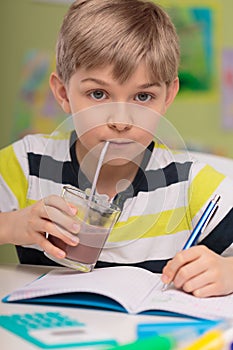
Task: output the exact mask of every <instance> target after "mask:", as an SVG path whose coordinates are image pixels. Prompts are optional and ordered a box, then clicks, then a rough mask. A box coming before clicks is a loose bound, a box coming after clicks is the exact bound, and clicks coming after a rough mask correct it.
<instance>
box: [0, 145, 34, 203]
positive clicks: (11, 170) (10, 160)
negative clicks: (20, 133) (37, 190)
mask: <svg viewBox="0 0 233 350" xmlns="http://www.w3.org/2000/svg"><path fill="white" fill-rule="evenodd" d="M0 157H1V162H0V174H1V176H2V177H3V179H4V181H5V183H6V184H7V186H8V187H9V188H10V189H11V191H12V192H13V194H14V195H15V197H16V198H17V199H18V203H19V208H20V209H22V208H24V207H25V206H26V205H25V201H26V198H27V189H28V182H27V179H26V177H25V175H24V173H23V170H22V168H21V166H20V164H19V162H18V159H17V157H16V155H15V152H14V148H13V146H12V145H10V146H8V147H6V148H4V149H2V150H1V151H0ZM9 174H10V176H9Z"/></svg>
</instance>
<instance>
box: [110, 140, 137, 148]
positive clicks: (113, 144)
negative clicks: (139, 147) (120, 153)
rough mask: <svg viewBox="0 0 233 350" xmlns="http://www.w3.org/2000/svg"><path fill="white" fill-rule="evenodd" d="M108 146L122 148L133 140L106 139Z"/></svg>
mask: <svg viewBox="0 0 233 350" xmlns="http://www.w3.org/2000/svg"><path fill="white" fill-rule="evenodd" d="M108 141H109V147H110V148H119V149H120V148H124V147H127V146H129V145H132V144H133V143H134V142H133V141H132V140H108Z"/></svg>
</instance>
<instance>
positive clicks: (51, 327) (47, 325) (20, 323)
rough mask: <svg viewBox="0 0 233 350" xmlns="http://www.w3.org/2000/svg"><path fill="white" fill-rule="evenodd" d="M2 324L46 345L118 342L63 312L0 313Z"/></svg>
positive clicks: (85, 344)
mask: <svg viewBox="0 0 233 350" xmlns="http://www.w3.org/2000/svg"><path fill="white" fill-rule="evenodd" d="M0 326H2V327H3V328H5V329H7V330H8V331H10V332H12V333H14V334H16V335H17V336H19V337H21V338H23V339H25V340H27V341H29V342H31V343H33V344H34V345H37V346H38V347H40V348H44V349H53V348H65V347H74V346H76V347H77V346H88V345H90V346H93V345H103V346H104V347H105V345H106V346H108V348H109V346H115V345H117V342H116V341H115V340H114V339H112V338H110V337H109V336H107V335H106V334H103V333H102V332H99V330H97V329H95V328H93V327H89V326H86V325H85V324H84V323H82V322H79V321H77V320H76V319H71V318H70V317H69V316H66V315H64V314H62V313H60V312H35V313H25V314H13V315H0Z"/></svg>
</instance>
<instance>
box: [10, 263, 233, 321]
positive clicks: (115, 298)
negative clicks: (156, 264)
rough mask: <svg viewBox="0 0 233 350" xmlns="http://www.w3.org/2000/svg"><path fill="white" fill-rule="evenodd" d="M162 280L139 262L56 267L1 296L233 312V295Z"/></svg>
mask: <svg viewBox="0 0 233 350" xmlns="http://www.w3.org/2000/svg"><path fill="white" fill-rule="evenodd" d="M162 286H163V284H162V282H161V279H160V275H157V274H154V273H152V272H150V271H147V270H145V269H142V268H138V267H130V266H120V267H107V268H102V269H95V270H94V271H92V272H89V273H83V272H77V271H75V270H70V269H67V268H55V269H53V270H51V271H50V272H49V273H47V274H45V275H43V276H41V277H40V278H39V279H36V280H34V281H32V282H31V283H29V284H27V285H26V286H22V288H19V289H17V290H15V291H13V292H12V293H11V294H10V295H8V296H6V297H5V298H4V299H3V301H4V302H9V303H36V304H49V305H69V306H74V307H88V308H101V309H108V310H115V311H118V312H128V313H130V314H157V315H158V314H160V315H172V316H174V315H175V316H183V317H191V318H199V319H210V320H218V319H221V318H232V315H233V295H228V296H225V297H212V298H196V297H194V296H192V295H190V294H187V293H184V292H182V291H180V290H176V289H175V288H174V287H173V286H170V287H169V288H168V289H167V290H166V291H162Z"/></svg>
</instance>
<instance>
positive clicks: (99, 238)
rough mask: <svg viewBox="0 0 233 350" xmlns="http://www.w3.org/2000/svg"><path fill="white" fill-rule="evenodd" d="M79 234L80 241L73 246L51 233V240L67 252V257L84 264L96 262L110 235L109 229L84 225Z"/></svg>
mask: <svg viewBox="0 0 233 350" xmlns="http://www.w3.org/2000/svg"><path fill="white" fill-rule="evenodd" d="M81 230H82V232H80V233H79V234H78V237H79V239H80V243H79V244H78V245H77V246H76V247H72V246H70V245H68V244H66V243H64V242H63V241H62V240H61V239H59V238H57V237H54V236H51V235H49V241H50V242H51V243H52V244H54V245H55V246H57V247H58V248H60V249H62V250H64V251H65V252H66V259H71V260H72V261H77V262H80V263H84V264H95V263H96V261H97V259H98V257H99V254H100V252H101V250H102V247H103V246H104V243H105V241H106V239H107V237H108V233H109V230H107V229H106V228H101V227H93V226H89V225H85V226H84V225H83V226H82V229H81Z"/></svg>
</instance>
